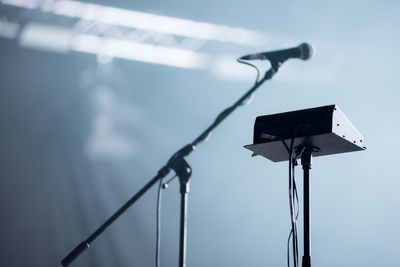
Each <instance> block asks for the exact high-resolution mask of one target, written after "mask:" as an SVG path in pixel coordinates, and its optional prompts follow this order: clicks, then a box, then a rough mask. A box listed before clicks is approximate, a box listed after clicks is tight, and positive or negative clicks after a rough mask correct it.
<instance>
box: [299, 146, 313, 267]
mask: <svg viewBox="0 0 400 267" xmlns="http://www.w3.org/2000/svg"><path fill="white" fill-rule="evenodd" d="M315 149H316V148H315V147H313V146H310V145H306V147H305V149H304V151H303V153H302V155H301V165H302V166H303V176H304V183H303V191H304V192H303V206H304V207H303V209H304V210H303V216H304V218H303V219H304V225H303V226H304V228H303V229H304V256H303V261H302V267H311V231H310V229H311V225H310V217H311V216H310V170H311V163H312V153H313V151H315Z"/></svg>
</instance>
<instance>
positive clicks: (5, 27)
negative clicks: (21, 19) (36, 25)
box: [0, 20, 20, 39]
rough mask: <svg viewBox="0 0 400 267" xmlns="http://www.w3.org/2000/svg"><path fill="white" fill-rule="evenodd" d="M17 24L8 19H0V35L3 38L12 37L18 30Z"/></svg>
mask: <svg viewBox="0 0 400 267" xmlns="http://www.w3.org/2000/svg"><path fill="white" fill-rule="evenodd" d="M19 28H20V26H19V24H18V23H15V22H9V21H1V20H0V36H1V37H4V38H9V39H14V38H15V37H16V36H17V34H18V31H19Z"/></svg>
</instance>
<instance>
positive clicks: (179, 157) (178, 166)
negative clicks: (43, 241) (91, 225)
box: [61, 61, 282, 267]
mask: <svg viewBox="0 0 400 267" xmlns="http://www.w3.org/2000/svg"><path fill="white" fill-rule="evenodd" d="M281 63H282V62H273V61H271V68H270V69H269V70H268V71H266V73H265V75H264V77H263V78H262V79H261V80H259V81H256V83H255V84H254V85H253V87H251V88H250V89H249V90H248V91H247V92H246V93H245V94H244V95H243V96H242V97H241V98H239V99H238V100H237V101H236V102H235V103H234V104H233V105H232V106H230V107H228V108H227V109H225V110H224V111H222V112H221V113H220V114H219V115H218V117H217V118H216V119H215V120H214V122H213V123H212V124H211V125H210V126H209V127H208V128H207V129H206V130H204V131H203V132H202V133H201V134H200V135H199V136H198V137H197V138H196V139H195V140H194V141H193V142H192V143H190V144H188V145H186V146H184V147H183V148H181V149H180V150H178V151H177V152H176V153H175V154H173V155H172V157H171V158H170V159H169V160H168V162H167V164H165V165H164V166H163V167H162V168H161V169H160V170H159V171H158V173H157V175H156V176H155V177H154V178H152V179H151V180H150V181H149V182H148V183H147V184H146V185H144V186H143V187H142V188H141V189H140V190H139V192H137V193H136V194H135V195H134V196H133V197H132V198H131V199H129V200H128V201H127V202H126V203H125V204H124V205H122V207H121V208H119V209H118V210H117V211H116V212H115V213H114V214H113V215H111V217H109V218H108V219H107V220H106V221H105V222H104V223H103V224H102V225H101V226H100V227H99V228H97V229H96V230H95V231H94V232H93V233H92V234H91V235H90V236H89V237H88V238H87V239H86V240H84V241H82V242H81V243H79V244H78V245H77V246H76V247H75V248H74V249H73V250H72V251H71V252H70V253H69V254H68V255H67V256H66V257H65V258H64V259H63V260H62V261H61V265H62V266H68V265H69V264H70V263H71V262H73V261H74V260H75V259H76V258H77V257H78V256H79V255H80V254H81V253H82V252H83V251H85V250H86V249H87V248H88V247H89V246H90V244H91V243H92V242H93V241H94V240H95V239H96V238H97V237H98V236H99V235H100V234H101V233H103V232H104V231H105V230H106V229H107V228H108V227H109V226H110V225H111V224H112V223H113V222H114V221H115V220H117V219H118V218H119V216H121V215H122V214H123V213H124V212H125V211H126V210H127V209H128V208H129V207H130V206H131V205H132V204H133V203H135V202H136V200H138V199H139V198H140V197H141V196H142V195H143V194H145V193H146V192H147V191H148V190H149V189H150V188H151V187H152V186H153V185H154V184H155V183H157V181H159V180H160V179H163V178H164V177H166V176H167V175H168V174H169V173H170V171H171V169H172V170H174V171H175V172H176V175H177V176H178V177H179V181H180V185H181V219H180V250H179V267H185V266H186V234H187V231H186V217H187V198H188V192H189V178H190V175H191V168H190V166H189V165H188V164H187V162H186V161H185V160H184V158H185V157H186V156H188V155H189V154H190V153H192V152H193V150H194V149H195V147H196V146H197V145H198V144H200V143H201V142H203V141H204V140H205V139H207V137H208V136H209V135H210V134H211V132H212V130H214V129H215V128H216V127H217V126H218V125H219V124H220V123H221V122H222V121H223V120H224V119H225V118H226V117H228V116H229V115H230V114H231V113H232V112H233V111H234V110H235V109H236V108H237V107H239V106H241V105H243V104H244V103H245V101H246V100H247V99H248V98H249V97H250V96H251V95H252V94H253V93H254V92H255V91H256V90H257V89H258V88H259V87H260V86H261V85H262V84H263V83H264V82H265V81H267V80H270V79H271V78H272V77H273V76H274V74H276V73H277V72H278V69H279V67H280V65H281Z"/></svg>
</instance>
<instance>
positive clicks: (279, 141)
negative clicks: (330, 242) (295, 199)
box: [245, 105, 366, 267]
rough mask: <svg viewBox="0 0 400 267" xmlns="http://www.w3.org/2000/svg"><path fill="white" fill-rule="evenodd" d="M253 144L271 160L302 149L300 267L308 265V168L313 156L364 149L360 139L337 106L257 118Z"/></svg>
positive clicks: (254, 150) (248, 147)
mask: <svg viewBox="0 0 400 267" xmlns="http://www.w3.org/2000/svg"><path fill="white" fill-rule="evenodd" d="M253 139H254V140H253V141H254V144H252V145H246V146H245V148H247V149H249V150H251V151H253V152H254V153H256V154H257V155H261V156H264V157H266V158H267V159H269V160H271V161H273V162H279V161H285V160H288V159H289V157H288V151H287V147H285V145H284V144H283V142H285V143H291V142H292V141H293V144H294V147H295V148H296V150H298V151H302V153H301V154H300V155H299V156H300V157H301V165H302V167H303V176H304V184H303V188H304V192H303V206H304V211H303V214H304V218H303V219H304V225H303V227H304V228H303V231H304V256H303V260H302V267H311V227H310V217H311V216H310V170H311V164H312V157H313V156H314V157H316V156H323V155H330V154H337V153H344V152H351V151H360V150H365V149H366V147H365V146H363V138H362V136H361V134H360V133H359V132H358V131H357V129H356V128H355V127H354V126H353V125H352V124H351V122H350V121H349V120H348V119H347V117H346V116H345V115H344V114H343V112H342V111H341V110H340V109H339V108H338V107H337V106H336V105H329V106H323V107H318V108H312V109H305V110H299V111H292V112H286V113H280V114H273V115H267V116H260V117H257V119H256V122H255V125H254V136H253Z"/></svg>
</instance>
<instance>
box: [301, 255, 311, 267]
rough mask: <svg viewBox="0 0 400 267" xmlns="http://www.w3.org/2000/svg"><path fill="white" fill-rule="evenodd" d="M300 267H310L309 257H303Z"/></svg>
mask: <svg viewBox="0 0 400 267" xmlns="http://www.w3.org/2000/svg"><path fill="white" fill-rule="evenodd" d="M301 266H302V267H311V256H303V262H302V264H301Z"/></svg>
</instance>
